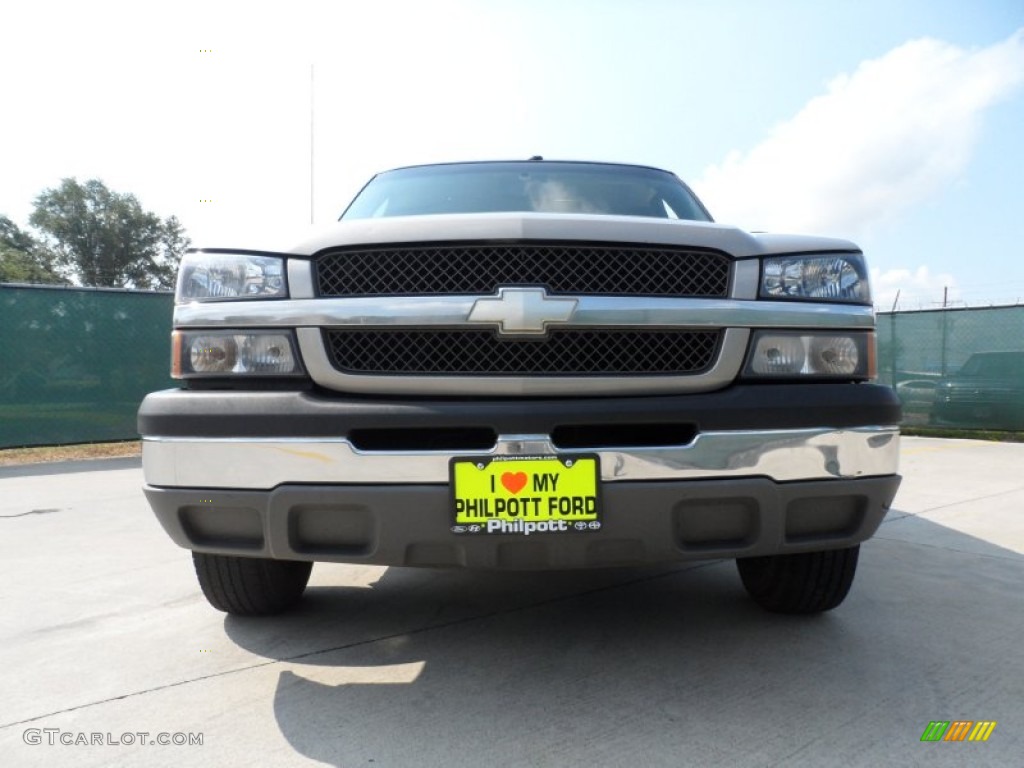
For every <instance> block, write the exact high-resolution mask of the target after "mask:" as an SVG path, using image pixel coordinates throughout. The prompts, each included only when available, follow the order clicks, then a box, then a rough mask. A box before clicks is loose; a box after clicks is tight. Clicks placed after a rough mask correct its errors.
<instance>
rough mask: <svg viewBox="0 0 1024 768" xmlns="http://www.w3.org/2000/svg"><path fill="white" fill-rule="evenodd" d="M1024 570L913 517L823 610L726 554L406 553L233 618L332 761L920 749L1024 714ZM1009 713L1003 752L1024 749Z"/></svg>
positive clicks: (737, 756)
mask: <svg viewBox="0 0 1024 768" xmlns="http://www.w3.org/2000/svg"><path fill="white" fill-rule="evenodd" d="M325 567H326V568H329V569H332V570H336V573H337V577H338V583H343V582H344V580H345V577H346V575H347V574H348V573H350V572H349V571H346V568H350V567H348V566H324V565H319V566H317V568H318V569H322V568H325ZM316 573H317V571H316V570H315V571H314V574H316ZM328 575H330V576H333V575H334V574H333V573H331V574H328ZM1022 579H1024V559H1022V557H1021V556H1020V555H1019V554H1017V553H1015V552H1013V551H1010V550H1006V549H1003V548H1000V547H997V546H994V545H992V544H989V543H986V542H984V541H981V540H980V539H976V538H973V537H970V536H966V535H965V534H961V533H958V532H956V531H953V530H951V529H949V528H944V527H942V526H939V525H936V524H934V523H931V522H928V521H925V520H923V519H920V518H916V517H904V518H902V519H900V518H899V515H898V513H896V514H894V515H893V516H892V518H891V519H890V521H888V522H887V524H884V525H883V526H882V528H881V530H880V531H879V534H878V536H877V537H876V538H875V539H873V540H871V541H869V542H868V543H867V544H865V545H863V546H862V550H861V563H860V569H859V573H858V576H857V580H856V581H855V582H854V586H853V590H852V591H851V594H850V596H849V597H848V598H847V600H846V602H845V603H844V604H843V605H842V606H840V607H839V608H837V609H836V610H835V611H833V612H831V613H828V614H825V615H821V616H815V617H787V616H775V615H772V614H769V613H765V612H764V611H762V610H760V609H759V608H757V607H756V606H755V605H754V604H753V603H751V602H749V601H748V600H747V598H746V595H745V593H744V592H743V590H742V587H741V585H740V582H739V578H738V576H737V574H736V571H735V567H734V565H733V563H732V562H729V561H714V562H707V563H696V564H688V565H683V566H677V567H669V568H661V569H644V570H611V571H594V572H580V573H575V572H568V573H566V572H561V573H480V572H465V571H424V570H414V569H389V570H386V571H384V572H383V574H382V575H381V577H380V578H379V579H378V580H377V581H376V582H375V583H373V584H372V586H370V587H361V588H352V587H330V586H319V587H317V586H314V587H311V588H310V589H309V592H308V594H307V598H306V600H305V602H304V604H303V605H302V607H301V608H300V609H298V610H296V611H294V612H292V613H290V614H287V615H283V616H280V617H277V618H272V619H269V620H267V619H260V620H248V619H238V618H234V617H229V618H227V619H226V620H225V630H226V632H227V634H228V635H229V637H230V638H231V639H232V640H233V641H234V642H235V643H237V644H238V645H239V646H241V647H243V648H245V649H247V650H249V651H252V652H254V653H256V654H259V655H261V656H264V657H266V658H268V659H275V660H279V661H281V662H282V667H283V669H282V671H281V672H280V674H279V676H278V678H277V684H276V689H275V691H274V701H273V707H274V714H275V718H276V721H277V724H278V726H279V728H280V730H281V733H282V734H283V736H284V737H285V739H286V740H287V741H288V743H289V744H290V745H291V746H292V747H293V748H294V749H295V751H296V752H297V753H299V754H301V755H303V756H306V757H308V758H312V759H314V760H317V761H321V762H323V763H325V764H328V765H343V766H350V765H368V764H372V763H376V764H378V765H467V766H469V765H581V766H582V765H588V766H589V765H595V764H596V765H625V764H636V763H637V761H640V762H642V763H643V764H646V765H683V764H686V765H706V764H731V765H764V764H771V763H773V762H775V761H788V760H789V758H791V757H793V756H795V755H799V760H801V761H807V764H815V763H816V761H817V760H818V758H823V759H824V758H827V760H831V761H833V762H834V761H835V760H836V759H837V758H838V757H839V756H841V755H844V754H845V755H846V756H847V758H848V759H844V763H845V764H850V763H853V764H864V765H869V764H874V765H878V764H883V763H886V762H892V761H897V762H901V763H908V764H910V763H915V762H917V761H918V760H921V759H924V758H925V757H926V756H925V755H923V754H916V755H915V753H914V750H915V749H927V748H930V747H932V746H933V745H922V744H920V742H919V739H920V736H921V733H922V731H923V729H924V728H925V726H927V724H928V722H929V721H931V720H950V719H994V720H997V721H1003V722H1007V723H1009V722H1010V721H1012V720H1016V721H1020V720H1022V719H1024V704H1022V701H1024V683H1022V681H1021V677H1020V675H1019V674H1017V673H1010V674H1008V673H1009V672H1010V671H1011V670H1019V669H1021V668H1022V665H1024V651H1022V650H1021V648H1022V647H1024V644H1021V643H1020V642H1019V638H1020V636H1021V635H1022V633H1024V611H1021V610H1020V608H1021V606H1022V603H1021V599H1020V597H1019V585H1020V584H1021V583H1022ZM320 581H321V582H322V581H323V579H321V580H320ZM1002 730H1003V731H1004V732H1002V733H1001V732H1000V730H999V729H997V730H996V731H995V734H994V736H993V739H992V743H988V744H985V745H979V746H983V747H984V748H985V749H986V750H987V752H986V754H985V760H992V759H997V758H998V756H999V755H1005V756H1006V757H1007V758H1009V757H1010V756H1011V754H1014V753H1015V752H1016V751H1017V750H1019V749H1020V748H1021V746H1022V740H1021V736H1020V733H1019V732H1017V733H1014V732H1013V731H1012V730H1011V729H1010V727H1009V726H1007V727H1005V728H1003V729H1002ZM866 734H869V735H870V738H869V739H866V736H865V735H866ZM996 737H999V738H996ZM958 746H965V745H958ZM971 746H974V745H971ZM1003 750H1007V751H1005V752H1004V751H1003ZM901 755H904V756H905V758H906V759H902V758H901V757H900V756H901ZM931 757H936V756H934V755H933V756H931ZM939 757H941V755H940V756H939ZM960 757H961V758H962V757H963V756H960ZM929 759H931V758H929Z"/></svg>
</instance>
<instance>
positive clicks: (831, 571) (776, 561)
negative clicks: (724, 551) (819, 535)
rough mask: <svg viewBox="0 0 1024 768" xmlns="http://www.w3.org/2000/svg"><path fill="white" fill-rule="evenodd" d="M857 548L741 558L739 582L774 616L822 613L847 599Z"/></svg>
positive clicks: (738, 561)
mask: <svg viewBox="0 0 1024 768" xmlns="http://www.w3.org/2000/svg"><path fill="white" fill-rule="evenodd" d="M859 553H860V546H859V545H858V546H854V547H850V548H848V549H830V550H826V551H824V552H801V553H800V554H795V555H770V556H768V557H744V558H739V559H738V560H737V561H736V566H737V568H739V571H740V579H741V580H742V581H743V586H744V587H745V588H746V590H747V594H749V595H750V597H751V598H753V600H754V602H755V603H757V604H758V605H760V606H761V607H762V608H764V609H765V610H767V611H772V612H773V613H804V614H807V613H821V612H822V611H830V610H832V609H833V608H835V607H836V606H837V605H839V604H840V603H841V602H843V600H844V599H845V598H846V593H847V592H849V591H850V585H851V584H853V577H854V575H855V574H856V573H857V555H858V554H859Z"/></svg>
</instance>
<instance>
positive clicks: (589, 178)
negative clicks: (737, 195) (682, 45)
mask: <svg viewBox="0 0 1024 768" xmlns="http://www.w3.org/2000/svg"><path fill="white" fill-rule="evenodd" d="M500 212H534V213H591V214H612V215H619V216H648V217H653V218H658V219H690V220H694V221H710V220H711V217H710V216H709V215H708V213H707V211H706V210H705V209H704V208H703V206H702V205H701V204H700V203H699V202H698V201H697V198H696V197H695V196H694V195H693V193H692V192H691V191H690V190H689V188H688V187H687V186H686V185H685V184H683V183H682V182H681V181H680V180H679V179H678V178H676V177H675V176H674V175H672V174H671V173H668V172H666V171H659V170H656V169H654V168H642V167H638V166H630V165H602V164H597V163H560V162H550V161H529V162H506V163H464V164H450V165H424V166H418V167H415V168H400V169H398V170H394V171H388V172H387V173H381V174H378V175H377V176H375V177H374V178H373V179H372V180H371V181H370V183H369V184H367V185H366V186H365V187H363V190H362V191H361V192H360V193H359V194H358V195H357V196H356V199H355V200H353V201H352V204H351V205H350V206H349V207H348V209H347V210H346V211H345V213H343V214H342V216H341V218H342V219H370V218H379V217H385V216H420V215H424V214H432V213H500Z"/></svg>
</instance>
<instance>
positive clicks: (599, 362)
mask: <svg viewBox="0 0 1024 768" xmlns="http://www.w3.org/2000/svg"><path fill="white" fill-rule="evenodd" d="M720 340H721V332H720V331H691V330H650V331H647V330H618V329H615V330H603V329H600V330H580V329H568V328H566V329H560V330H553V331H551V332H550V333H549V334H548V335H547V336H545V337H544V338H540V339H523V338H518V339H505V338H501V337H499V336H498V334H497V333H496V332H494V331H491V330H464V331H452V330H391V329H354V330H348V329H344V330H342V329H327V330H325V331H324V342H325V348H326V349H327V353H328V357H329V359H330V361H331V365H332V366H334V368H335V369H337V370H339V371H341V372H342V373H348V374H357V375H374V374H378V375H391V376H394V375H440V376H487V375H491V376H517V375H524V376H530V375H532V376H588V375H590V376H600V375H630V374H631V375H674V376H687V375H697V374H700V373H703V372H704V371H706V370H707V369H709V368H710V367H711V366H712V365H713V363H714V361H715V358H716V356H717V351H718V346H719V342H720Z"/></svg>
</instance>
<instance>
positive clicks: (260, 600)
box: [192, 552, 313, 616]
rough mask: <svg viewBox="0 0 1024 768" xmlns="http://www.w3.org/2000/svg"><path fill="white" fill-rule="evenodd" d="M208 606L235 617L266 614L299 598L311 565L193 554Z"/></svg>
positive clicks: (284, 608)
mask: <svg viewBox="0 0 1024 768" xmlns="http://www.w3.org/2000/svg"><path fill="white" fill-rule="evenodd" d="M192 562H193V563H194V564H195V566H196V576H197V577H199V586H200V587H201V588H202V590H203V594H204V595H205V596H206V599H207V600H208V601H209V603H210V605H212V606H213V607H214V608H216V609H217V610H218V611H224V612H225V613H230V614H233V615H235V616H267V615H269V614H273V613H280V612H281V611H285V610H287V609H289V608H291V607H292V606H294V605H295V604H296V603H298V602H299V600H301V599H302V593H303V592H304V591H305V589H306V584H307V583H308V582H309V573H310V571H311V570H312V569H313V564H312V563H308V562H296V561H294V560H269V559H266V558H261V557H235V556H233V555H208V554H205V553H202V552H193V553H192Z"/></svg>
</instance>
